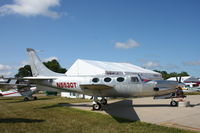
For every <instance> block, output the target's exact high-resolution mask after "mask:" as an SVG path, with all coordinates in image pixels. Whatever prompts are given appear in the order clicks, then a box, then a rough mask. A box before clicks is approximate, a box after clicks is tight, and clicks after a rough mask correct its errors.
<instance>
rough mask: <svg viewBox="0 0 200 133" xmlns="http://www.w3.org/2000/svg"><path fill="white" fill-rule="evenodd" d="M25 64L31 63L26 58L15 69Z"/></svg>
mask: <svg viewBox="0 0 200 133" xmlns="http://www.w3.org/2000/svg"><path fill="white" fill-rule="evenodd" d="M25 65H29V62H28V61H26V60H24V61H22V62H20V65H19V66H16V67H15V69H19V68H21V67H24V66H25Z"/></svg>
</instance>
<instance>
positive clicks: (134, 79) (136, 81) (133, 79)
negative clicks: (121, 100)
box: [131, 77, 139, 83]
mask: <svg viewBox="0 0 200 133" xmlns="http://www.w3.org/2000/svg"><path fill="white" fill-rule="evenodd" d="M131 82H134V83H138V82H139V79H138V78H137V77H131Z"/></svg>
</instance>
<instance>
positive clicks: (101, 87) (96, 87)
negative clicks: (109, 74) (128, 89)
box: [80, 84, 113, 90]
mask: <svg viewBox="0 0 200 133" xmlns="http://www.w3.org/2000/svg"><path fill="white" fill-rule="evenodd" d="M80 87H81V88H83V89H91V90H104V89H111V88H113V87H112V86H108V85H104V84H82V85H80Z"/></svg>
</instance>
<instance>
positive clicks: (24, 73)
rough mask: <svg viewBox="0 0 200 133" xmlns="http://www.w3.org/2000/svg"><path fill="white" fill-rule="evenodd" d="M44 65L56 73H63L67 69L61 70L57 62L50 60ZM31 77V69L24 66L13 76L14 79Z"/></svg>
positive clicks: (28, 66)
mask: <svg viewBox="0 0 200 133" xmlns="http://www.w3.org/2000/svg"><path fill="white" fill-rule="evenodd" d="M43 63H44V65H45V66H46V67H47V68H49V69H50V70H52V71H54V72H57V73H65V72H66V71H67V69H65V68H62V67H61V66H60V64H59V63H58V61H57V60H55V59H54V60H51V61H48V62H43ZM29 76H32V72H31V67H30V65H25V66H23V67H21V68H19V70H18V73H17V74H16V75H15V77H16V78H19V77H29Z"/></svg>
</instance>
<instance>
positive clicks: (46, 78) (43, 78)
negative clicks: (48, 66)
mask: <svg viewBox="0 0 200 133" xmlns="http://www.w3.org/2000/svg"><path fill="white" fill-rule="evenodd" d="M57 78H58V77H47V76H38V77H24V78H22V79H25V80H48V79H57Z"/></svg>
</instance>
